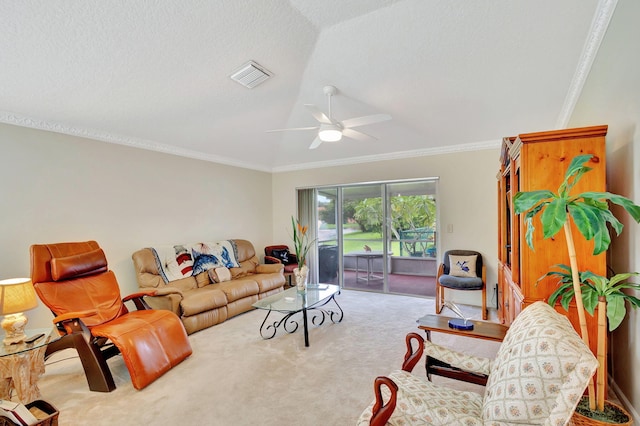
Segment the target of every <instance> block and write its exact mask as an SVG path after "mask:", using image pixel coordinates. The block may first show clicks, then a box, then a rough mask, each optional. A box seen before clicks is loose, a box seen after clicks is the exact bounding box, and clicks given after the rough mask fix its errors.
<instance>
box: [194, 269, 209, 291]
mask: <svg viewBox="0 0 640 426" xmlns="http://www.w3.org/2000/svg"><path fill="white" fill-rule="evenodd" d="M195 278H196V284H197V286H198V288H199V287H204V286H205V285H209V284H211V280H209V274H207V273H206V272H202V273H200V274H198V275H196V276H195Z"/></svg>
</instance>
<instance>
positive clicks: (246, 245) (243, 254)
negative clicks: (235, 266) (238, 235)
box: [231, 240, 256, 263]
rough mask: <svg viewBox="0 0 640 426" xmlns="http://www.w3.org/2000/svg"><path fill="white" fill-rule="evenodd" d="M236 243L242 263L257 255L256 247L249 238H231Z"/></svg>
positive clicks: (239, 259) (239, 260)
mask: <svg viewBox="0 0 640 426" xmlns="http://www.w3.org/2000/svg"><path fill="white" fill-rule="evenodd" d="M231 241H233V243H234V244H235V245H236V250H237V256H238V258H237V259H238V262H239V263H242V262H244V261H246V260H248V259H251V258H252V257H254V256H255V255H256V249H255V248H254V247H253V244H252V243H251V241H247V240H231Z"/></svg>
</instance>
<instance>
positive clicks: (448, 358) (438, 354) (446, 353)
mask: <svg viewBox="0 0 640 426" xmlns="http://www.w3.org/2000/svg"><path fill="white" fill-rule="evenodd" d="M424 351H425V353H426V355H427V356H430V357H432V358H435V359H437V360H440V361H443V362H446V363H447V364H449V365H451V366H453V367H456V368H459V369H461V370H464V371H468V372H471V373H476V374H485V375H489V374H490V373H491V365H492V363H493V360H492V359H491V358H484V357H479V356H473V355H468V354H464V353H462V352H457V351H454V350H451V349H448V348H445V347H442V346H439V345H436V344H434V343H431V342H430V341H426V342H424Z"/></svg>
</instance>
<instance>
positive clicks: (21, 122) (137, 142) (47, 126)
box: [0, 111, 501, 173]
mask: <svg viewBox="0 0 640 426" xmlns="http://www.w3.org/2000/svg"><path fill="white" fill-rule="evenodd" d="M0 122H1V123H6V124H12V125H15V126H20V127H28V128H31V129H37V130H45V131H48V132H55V133H62V134H65V135H71V136H78V137H82V138H87V139H93V140H97V141H101V142H107V143H113V144H117V145H124V146H128V147H132V148H139V149H145V150H148V151H156V152H161V153H164V154H169V155H177V156H180V157H186V158H193V159H196V160H203V161H209V162H212V163H218V164H223V165H227V166H233V167H240V168H243V169H250V170H256V171H260V172H267V173H281V172H290V171H296V170H306V169H317V168H321V167H335V166H348V165H351V164H361V163H372V162H376V161H387V160H399V159H404V158H413V157H424V156H431V155H442V154H452V153H457V152H466V151H478V150H484V149H494V148H498V147H500V143H501V141H500V140H494V141H486V142H476V143H470V144H464V145H455V146H447V147H437V148H427V149H420V150H412V151H399V152H392V153H388V154H376V155H365V156H361V157H352V158H345V159H341V160H330V161H318V162H311V163H301V164H293V165H287V166H279V167H273V168H269V167H262V166H257V165H255V164H250V163H246V162H242V161H237V160H234V159H231V158H227V157H220V156H217V155H208V154H204V153H202V152H199V151H194V150H189V149H183V148H178V147H175V146H171V145H166V144H161V143H158V142H154V141H151V140H147V139H141V138H132V137H126V136H121V135H114V134H111V133H106V132H102V131H99V130H93V129H86V128H81V127H73V126H66V125H64V124H61V123H55V122H50V121H46V120H39V119H36V118H33V117H28V116H24V115H20V114H15V113H10V112H6V111H0Z"/></svg>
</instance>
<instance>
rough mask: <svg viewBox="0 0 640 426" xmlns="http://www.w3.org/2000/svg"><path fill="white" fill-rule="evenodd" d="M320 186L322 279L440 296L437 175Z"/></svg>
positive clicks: (318, 214) (367, 288) (378, 289)
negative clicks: (437, 272) (403, 179)
mask: <svg viewBox="0 0 640 426" xmlns="http://www.w3.org/2000/svg"><path fill="white" fill-rule="evenodd" d="M315 191H316V197H315V198H316V200H317V204H316V210H315V214H316V218H317V242H318V243H317V247H318V251H317V255H318V280H319V282H325V283H333V284H340V285H342V286H343V287H344V288H349V289H358V290H364V291H376V292H385V293H400V294H411V295H419V296H434V295H435V274H436V258H437V257H436V253H437V229H438V224H437V204H436V192H437V179H425V180H416V181H401V182H380V183H375V184H361V185H345V186H334V187H325V188H316V189H315Z"/></svg>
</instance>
